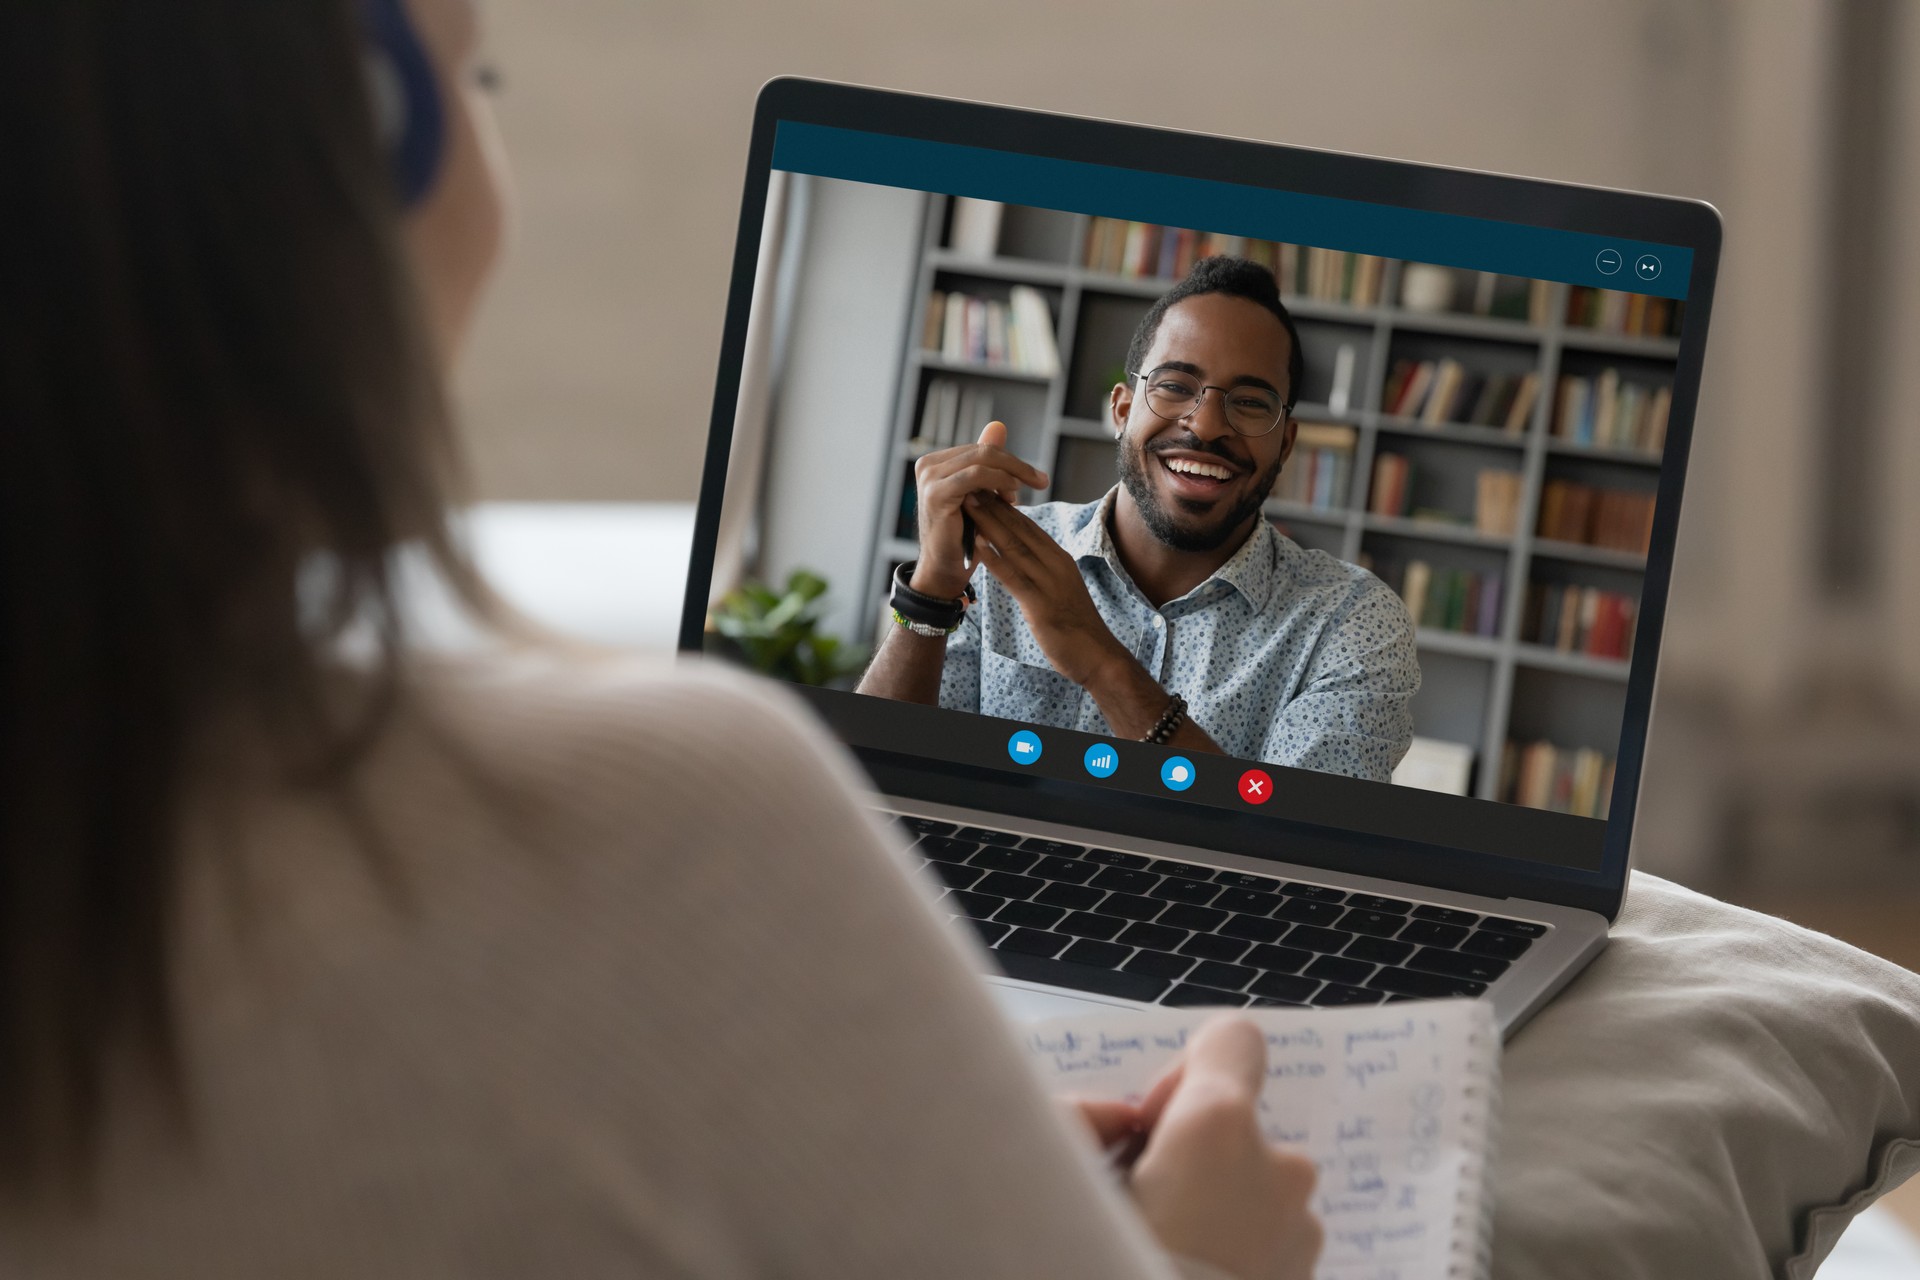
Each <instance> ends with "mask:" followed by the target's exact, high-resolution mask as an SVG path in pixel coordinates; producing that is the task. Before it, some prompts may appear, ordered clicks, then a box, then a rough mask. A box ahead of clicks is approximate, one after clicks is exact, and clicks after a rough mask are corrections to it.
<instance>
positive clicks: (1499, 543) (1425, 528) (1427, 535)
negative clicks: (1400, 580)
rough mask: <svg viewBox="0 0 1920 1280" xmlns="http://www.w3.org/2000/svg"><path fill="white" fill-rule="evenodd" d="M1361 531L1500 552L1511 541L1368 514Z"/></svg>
mask: <svg viewBox="0 0 1920 1280" xmlns="http://www.w3.org/2000/svg"><path fill="white" fill-rule="evenodd" d="M1361 527H1362V528H1364V529H1366V530H1367V531H1368V532H1369V533H1383V534H1390V535H1392V536H1393V537H1396V538H1419V539H1424V540H1425V541H1428V542H1454V543H1459V544H1460V545H1462V546H1469V547H1497V548H1498V549H1500V550H1502V551H1505V550H1506V549H1507V548H1508V547H1510V546H1512V545H1513V539H1512V538H1499V537H1495V536H1494V535H1492V534H1488V533H1481V532H1480V531H1479V530H1477V529H1475V528H1473V527H1472V526H1471V525H1455V524H1447V523H1445V522H1443V521H1440V520H1414V519H1410V518H1408V517H1405V516H1376V515H1371V514H1369V515H1367V516H1364V517H1363V518H1362V519H1361ZM1582 550H1592V548H1582ZM1615 554H1617V553H1615Z"/></svg>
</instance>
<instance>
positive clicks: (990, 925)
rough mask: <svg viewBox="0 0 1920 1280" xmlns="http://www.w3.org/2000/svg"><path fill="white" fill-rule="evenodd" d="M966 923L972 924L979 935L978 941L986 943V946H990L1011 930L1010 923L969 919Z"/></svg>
mask: <svg viewBox="0 0 1920 1280" xmlns="http://www.w3.org/2000/svg"><path fill="white" fill-rule="evenodd" d="M967 923H968V924H970V925H972V926H973V930H974V932H975V933H977V934H979V935H980V941H982V942H984V943H986V944H987V945H988V946H992V945H993V944H994V943H996V942H998V941H1000V939H1002V938H1004V937H1006V936H1007V935H1008V934H1009V933H1012V932H1013V926H1012V925H1010V924H995V923H994V922H993V921H991V920H969V921H967Z"/></svg>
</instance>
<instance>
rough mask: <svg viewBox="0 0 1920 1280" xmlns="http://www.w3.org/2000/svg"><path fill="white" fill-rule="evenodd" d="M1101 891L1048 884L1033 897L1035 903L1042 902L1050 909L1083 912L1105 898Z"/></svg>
mask: <svg viewBox="0 0 1920 1280" xmlns="http://www.w3.org/2000/svg"><path fill="white" fill-rule="evenodd" d="M1106 896H1107V895H1106V891H1105V890H1103V889H1089V888H1087V886H1085V885H1083V884H1049V885H1048V886H1047V887H1046V888H1044V889H1042V890H1041V891H1040V892H1039V893H1036V894H1034V895H1033V900H1034V901H1035V902H1044V903H1046V904H1047V905H1048V906H1050V907H1065V908H1066V909H1067V910H1069V911H1085V910H1086V909H1087V908H1089V907H1091V906H1092V905H1093V904H1094V903H1096V902H1098V901H1100V899H1102V898H1104V897H1106Z"/></svg>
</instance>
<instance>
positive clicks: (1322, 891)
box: [896, 815, 1548, 1005]
mask: <svg viewBox="0 0 1920 1280" xmlns="http://www.w3.org/2000/svg"><path fill="white" fill-rule="evenodd" d="M896 816H897V815H896ZM899 821H900V823H901V824H902V825H903V826H904V827H905V828H906V830H907V833H908V835H909V836H910V837H911V838H912V839H913V840H914V841H915V843H914V846H913V852H914V853H915V854H916V855H917V856H918V857H920V858H921V859H923V860H924V863H925V865H926V868H927V870H928V871H929V872H930V873H932V874H933V875H934V876H936V877H937V878H938V879H939V880H940V881H941V882H942V883H943V884H944V885H945V886H946V888H945V891H944V892H943V893H942V894H941V896H940V904H939V905H940V906H941V907H942V908H944V909H945V910H946V911H948V912H949V913H950V914H952V915H954V916H955V917H956V918H959V919H964V920H966V921H967V922H968V923H969V924H971V925H972V926H973V927H974V929H975V930H976V931H977V932H978V933H979V935H980V937H981V939H982V940H983V941H985V942H986V944H987V946H988V947H989V948H990V949H991V950H992V951H993V955H994V959H995V960H996V961H997V962H998V963H999V965H1000V968H1001V970H1002V971H1003V972H1005V973H1006V975H1007V976H1008V977H1010V978H1023V979H1026V980H1028V981H1032V982H1044V983H1050V984H1052V985H1054V986H1059V987H1069V988H1072V989H1074V990H1077V991H1087V992H1092V993H1095V994H1098V995H1106V996H1115V997H1119V998H1122V999H1127V1000H1139V1001H1142V1002H1145V1003H1150V1004H1155V1003H1157V1004H1165V1005H1342V1004H1379V1003H1382V1002H1391V1001H1396V1000H1419V999H1427V998H1432V997H1440V996H1478V995H1481V994H1483V993H1484V992H1485V991H1486V989H1487V987H1488V985H1489V984H1490V983H1492V982H1494V981H1495V980H1496V979H1498V978H1499V977H1500V975H1501V974H1503V973H1505V972H1506V971H1507V967H1508V966H1509V965H1511V964H1512V963H1513V962H1514V961H1515V960H1518V959H1519V958H1520V957H1521V956H1523V955H1525V954H1526V951H1527V948H1528V947H1530V946H1532V945H1533V941H1534V939H1535V938H1538V937H1541V936H1543V935H1544V934H1545V933H1546V932H1547V929H1548V926H1546V925H1544V924H1538V923H1535V922H1533V921H1530V920H1510V919H1507V918H1506V917H1504V916H1488V915H1480V914H1478V913H1476V912H1472V911H1461V910H1459V909H1457V908H1454V907H1443V906H1439V905H1436V904H1432V903H1423V902H1415V901H1412V900H1409V899H1405V898H1384V897H1380V896H1378V895H1375V894H1370V893H1352V892H1349V891H1347V890H1344V889H1335V888H1332V887H1331V886H1328V885H1321V884H1311V883H1307V882H1305V881H1295V880H1281V879H1278V878H1276V877H1271V876H1258V875H1249V874H1246V873H1244V872H1240V871H1222V870H1220V869H1219V868H1217V867H1203V866H1200V865H1198V864H1196V863H1191V862H1177V861H1174V860H1173V859H1170V858H1150V857H1146V856H1144V855H1142V854H1137V853H1122V852H1120V851H1118V850H1115V849H1098V848H1090V847H1088V846H1086V845H1078V844H1070V843H1067V842H1065V841H1061V840H1044V839H1039V838H1029V837H1023V836H1020V835H1017V834H1015V833H1013V832H1010V831H998V830H994V829H992V828H988V827H962V826H959V825H958V824H956V823H951V822H941V821H939V820H937V819H934V818H915V817H899Z"/></svg>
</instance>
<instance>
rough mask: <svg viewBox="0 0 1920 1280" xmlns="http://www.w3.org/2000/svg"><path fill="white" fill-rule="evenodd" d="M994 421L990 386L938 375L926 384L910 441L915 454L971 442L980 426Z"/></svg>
mask: <svg viewBox="0 0 1920 1280" xmlns="http://www.w3.org/2000/svg"><path fill="white" fill-rule="evenodd" d="M992 421H993V392H992V390H991V389H989V388H987V387H983V386H979V385H977V384H975V383H971V382H962V381H960V380H959V379H957V378H935V379H933V380H932V381H931V382H929V383H927V397H926V400H925V401H923V402H922V404H921V406H920V425H919V429H918V430H917V431H915V433H914V437H913V439H912V440H911V441H909V442H908V443H909V446H910V450H909V451H910V452H911V453H912V454H913V455H914V456H916V457H917V456H919V455H920V454H923V453H932V452H933V451H934V450H936V449H951V448H952V447H954V446H955V445H960V444H970V443H972V442H973V441H974V440H977V439H978V438H979V436H980V431H981V428H983V427H985V426H986V425H987V424H988V423H989V422H992Z"/></svg>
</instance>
